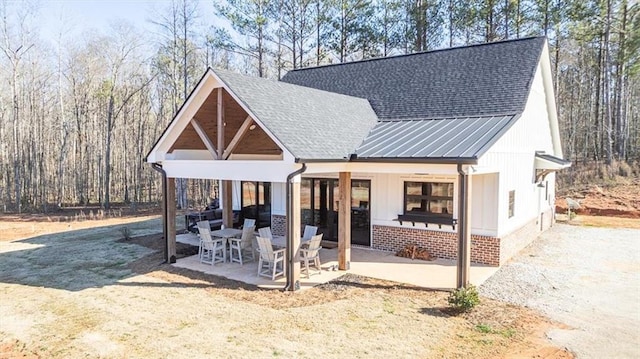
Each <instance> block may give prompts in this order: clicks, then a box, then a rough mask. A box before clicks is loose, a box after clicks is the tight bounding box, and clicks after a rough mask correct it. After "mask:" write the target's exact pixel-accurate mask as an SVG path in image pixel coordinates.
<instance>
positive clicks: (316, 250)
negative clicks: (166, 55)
mask: <svg viewBox="0 0 640 359" xmlns="http://www.w3.org/2000/svg"><path fill="white" fill-rule="evenodd" d="M321 242H322V233H320V234H317V235H315V236H313V237H311V240H309V243H308V246H307V248H300V260H301V261H302V262H304V268H302V271H305V270H306V271H307V278H310V275H311V273H310V272H309V263H312V265H313V266H314V267H315V268H316V269H317V270H318V273H319V274H322V269H321V268H320V249H322V245H321Z"/></svg>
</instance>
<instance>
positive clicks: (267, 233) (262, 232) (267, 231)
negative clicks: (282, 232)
mask: <svg viewBox="0 0 640 359" xmlns="http://www.w3.org/2000/svg"><path fill="white" fill-rule="evenodd" d="M258 235H259V236H260V237H262V238H268V239H272V238H273V234H272V233H271V227H264V228H259V229H258Z"/></svg>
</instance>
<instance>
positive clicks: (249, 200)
mask: <svg viewBox="0 0 640 359" xmlns="http://www.w3.org/2000/svg"><path fill="white" fill-rule="evenodd" d="M241 193H242V218H251V219H255V220H256V228H262V227H268V226H270V225H271V182H242V187H241Z"/></svg>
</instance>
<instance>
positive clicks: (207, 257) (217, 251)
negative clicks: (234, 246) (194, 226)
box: [198, 221, 227, 265]
mask: <svg viewBox="0 0 640 359" xmlns="http://www.w3.org/2000/svg"><path fill="white" fill-rule="evenodd" d="M198 232H199V233H200V248H199V250H198V258H199V259H200V263H207V264H211V265H214V264H216V263H224V262H226V260H227V248H226V240H225V239H224V238H217V237H215V238H214V237H212V236H211V228H210V227H209V221H200V222H198Z"/></svg>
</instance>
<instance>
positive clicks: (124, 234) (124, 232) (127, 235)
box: [120, 227, 131, 241]
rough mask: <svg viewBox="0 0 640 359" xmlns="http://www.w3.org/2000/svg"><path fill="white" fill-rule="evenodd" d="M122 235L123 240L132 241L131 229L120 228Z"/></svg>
mask: <svg viewBox="0 0 640 359" xmlns="http://www.w3.org/2000/svg"><path fill="white" fill-rule="evenodd" d="M120 233H121V234H122V239H124V240H126V241H128V240H130V239H131V229H130V228H129V227H120Z"/></svg>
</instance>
